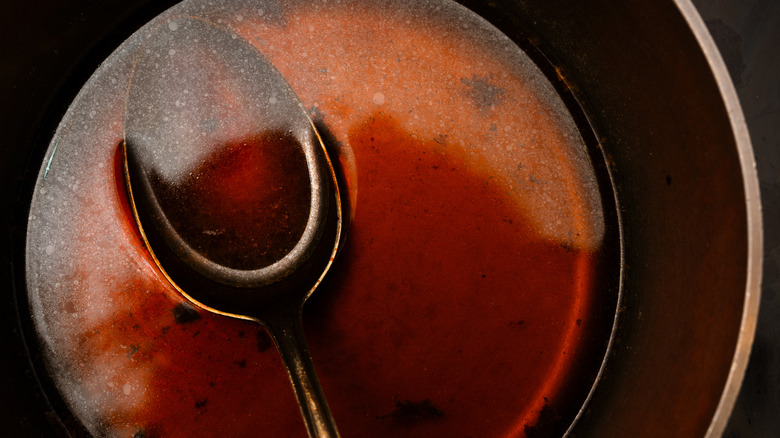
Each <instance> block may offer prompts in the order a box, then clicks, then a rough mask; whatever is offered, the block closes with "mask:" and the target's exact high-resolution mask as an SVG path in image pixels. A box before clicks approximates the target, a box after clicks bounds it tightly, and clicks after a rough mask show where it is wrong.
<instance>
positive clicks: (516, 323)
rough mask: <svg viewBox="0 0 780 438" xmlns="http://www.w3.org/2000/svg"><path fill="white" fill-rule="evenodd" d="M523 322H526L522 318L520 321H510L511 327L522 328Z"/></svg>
mask: <svg viewBox="0 0 780 438" xmlns="http://www.w3.org/2000/svg"><path fill="white" fill-rule="evenodd" d="M523 324H525V320H523V319H521V320H519V321H512V322H510V323H509V327H514V328H520V327H521V326H522V325H523Z"/></svg>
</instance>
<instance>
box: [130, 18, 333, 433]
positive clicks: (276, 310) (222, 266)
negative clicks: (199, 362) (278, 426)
mask: <svg viewBox="0 0 780 438" xmlns="http://www.w3.org/2000/svg"><path fill="white" fill-rule="evenodd" d="M123 140H124V141H123V153H124V166H125V167H124V171H125V181H126V186H127V192H128V195H129V196H128V197H129V200H130V205H131V208H132V210H133V215H134V217H135V220H136V223H137V225H138V228H139V230H140V232H141V236H142V238H143V241H144V243H145V245H146V247H147V249H148V251H149V253H150V254H151V256H152V259H153V260H154V262H155V263H156V265H157V266H158V268H159V269H160V271H161V272H162V274H163V275H164V276H165V277H166V278H167V280H168V281H169V282H170V283H171V284H172V285H173V286H174V287H175V288H176V289H177V290H178V291H179V292H180V293H181V294H182V295H183V296H185V297H186V298H187V299H189V300H190V301H191V302H192V303H194V304H195V305H197V306H199V307H201V308H203V309H206V310H208V311H211V312H214V313H218V314H221V315H226V316H230V317H234V318H241V319H246V320H251V321H256V322H258V323H260V324H261V325H262V326H263V327H265V329H266V330H267V331H268V333H269V334H270V336H271V338H272V339H273V341H274V343H275V344H276V347H277V349H278V351H279V354H280V356H281V358H282V362H283V363H284V366H285V368H286V370H287V374H288V376H289V378H290V382H291V384H292V386H293V389H294V391H295V395H296V398H297V400H298V405H299V407H300V410H301V414H302V415H303V419H304V422H305V424H306V428H307V431H308V433H309V436H311V437H337V436H338V430H337V428H336V424H335V421H334V420H333V416H332V415H331V412H330V409H329V407H328V404H327V402H326V400H325V396H324V394H323V392H322V388H321V386H320V383H319V380H318V378H317V374H316V372H315V370H314V365H313V363H312V360H311V357H310V356H309V353H308V349H307V347H306V342H305V339H304V336H303V328H302V323H301V310H302V307H303V304H304V302H305V301H306V300H307V299H308V298H309V296H310V295H311V294H312V292H314V290H315V289H316V288H317V286H318V285H319V284H320V282H321V281H322V279H323V277H324V276H325V274H326V273H327V271H328V270H329V268H330V266H331V264H332V263H333V260H334V258H335V257H336V254H337V253H338V251H339V249H340V246H341V243H342V240H343V237H344V233H343V230H342V228H343V213H342V205H341V194H340V192H339V186H338V181H337V179H336V172H335V170H334V168H333V164H332V162H331V161H330V158H329V157H328V154H327V151H326V149H325V146H324V144H323V143H322V139H321V138H320V136H319V134H318V132H317V130H316V128H315V127H314V124H313V123H312V121H311V119H310V118H309V117H308V115H307V113H306V111H305V109H304V107H303V104H302V103H301V102H300V100H299V99H298V97H297V95H296V94H295V93H294V92H293V91H292V89H291V88H290V86H289V85H288V84H287V82H286V81H285V80H284V78H283V77H282V76H281V74H280V73H279V72H278V71H277V70H276V68H275V67H274V66H273V65H271V63H270V62H269V61H268V60H267V59H266V58H265V57H264V56H263V55H262V54H261V53H260V52H258V51H257V50H256V49H255V48H254V47H253V46H251V45H250V44H249V43H248V42H247V41H246V40H244V39H243V38H242V37H240V36H239V35H237V34H236V33H234V32H233V31H231V30H229V29H227V28H225V27H222V26H220V25H217V24H214V23H211V22H208V21H206V20H204V19H200V18H197V17H184V16H181V17H175V18H172V19H169V20H167V21H165V22H164V23H163V24H161V25H160V26H158V27H157V28H156V29H154V30H153V31H152V33H151V34H150V35H149V36H148V38H147V40H146V41H145V43H144V45H143V47H142V48H141V49H140V51H139V55H138V57H137V59H136V61H135V65H134V66H133V70H132V73H131V77H130V81H129V84H128V89H127V97H126V102H125V111H124V120H123Z"/></svg>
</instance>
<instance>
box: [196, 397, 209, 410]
mask: <svg viewBox="0 0 780 438" xmlns="http://www.w3.org/2000/svg"><path fill="white" fill-rule="evenodd" d="M208 402H209V399H207V398H204V399H203V400H198V401H196V402H195V408H196V409H203V408H204V407H206V404H207V403H208Z"/></svg>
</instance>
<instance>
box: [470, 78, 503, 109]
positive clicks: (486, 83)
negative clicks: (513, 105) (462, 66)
mask: <svg viewBox="0 0 780 438" xmlns="http://www.w3.org/2000/svg"><path fill="white" fill-rule="evenodd" d="M460 82H461V83H462V84H463V85H465V86H467V87H468V90H467V93H466V95H467V96H468V97H469V98H471V100H473V101H474V103H475V104H476V105H477V107H478V108H479V109H488V108H490V107H491V106H495V105H498V104H499V103H500V101H501V98H502V97H503V95H504V93H506V91H504V90H503V89H502V88H499V87H497V86H495V85H493V84H491V83H490V77H489V76H485V77H479V76H477V75H474V76H472V77H471V79H469V78H463V79H461V80H460Z"/></svg>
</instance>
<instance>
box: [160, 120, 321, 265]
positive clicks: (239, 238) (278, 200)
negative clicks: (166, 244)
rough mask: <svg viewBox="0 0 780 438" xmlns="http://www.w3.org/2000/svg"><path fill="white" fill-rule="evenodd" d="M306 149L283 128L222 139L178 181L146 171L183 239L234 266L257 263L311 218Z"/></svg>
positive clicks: (293, 238)
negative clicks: (225, 141) (232, 141)
mask: <svg viewBox="0 0 780 438" xmlns="http://www.w3.org/2000/svg"><path fill="white" fill-rule="evenodd" d="M308 175H309V174H308V168H307V165H306V157H305V156H304V155H303V150H302V149H301V147H300V145H299V144H298V143H297V141H296V139H295V138H294V137H293V136H292V135H291V134H288V133H285V132H269V133H265V134H258V135H255V136H253V137H250V138H247V139H245V140H243V141H239V142H236V143H235V144H228V145H224V146H223V147H222V148H221V149H219V150H218V151H217V152H215V153H214V154H213V156H210V157H206V159H205V160H204V161H203V163H202V164H200V165H199V166H198V167H197V168H195V169H191V170H190V171H189V172H188V174H187V176H186V177H185V178H183V179H182V180H181V181H168V180H166V179H164V178H162V177H160V176H159V175H152V176H151V183H152V187H153V190H154V192H155V195H156V198H157V201H158V203H159V205H160V208H161V209H162V211H163V213H164V214H165V216H166V218H167V220H168V221H170V223H171V226H172V227H173V229H174V230H176V232H177V233H178V234H179V237H180V238H181V239H182V241H183V242H184V243H186V244H188V245H189V246H190V247H191V248H192V249H194V250H195V251H197V252H199V253H200V254H201V255H203V256H205V257H206V258H207V259H209V260H211V261H213V262H215V263H218V264H220V265H222V266H227V267H230V268H233V269H245V270H251V269H260V268H263V267H266V266H268V265H270V264H272V263H274V262H276V261H277V260H279V259H281V258H282V257H284V256H285V255H286V254H287V253H289V252H290V251H291V250H292V248H293V247H294V246H295V244H296V243H297V242H298V240H299V239H300V237H301V235H302V234H303V230H304V228H305V227H306V223H307V221H308V218H309V204H310V202H311V196H310V188H309V186H310V182H309V177H308Z"/></svg>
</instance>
